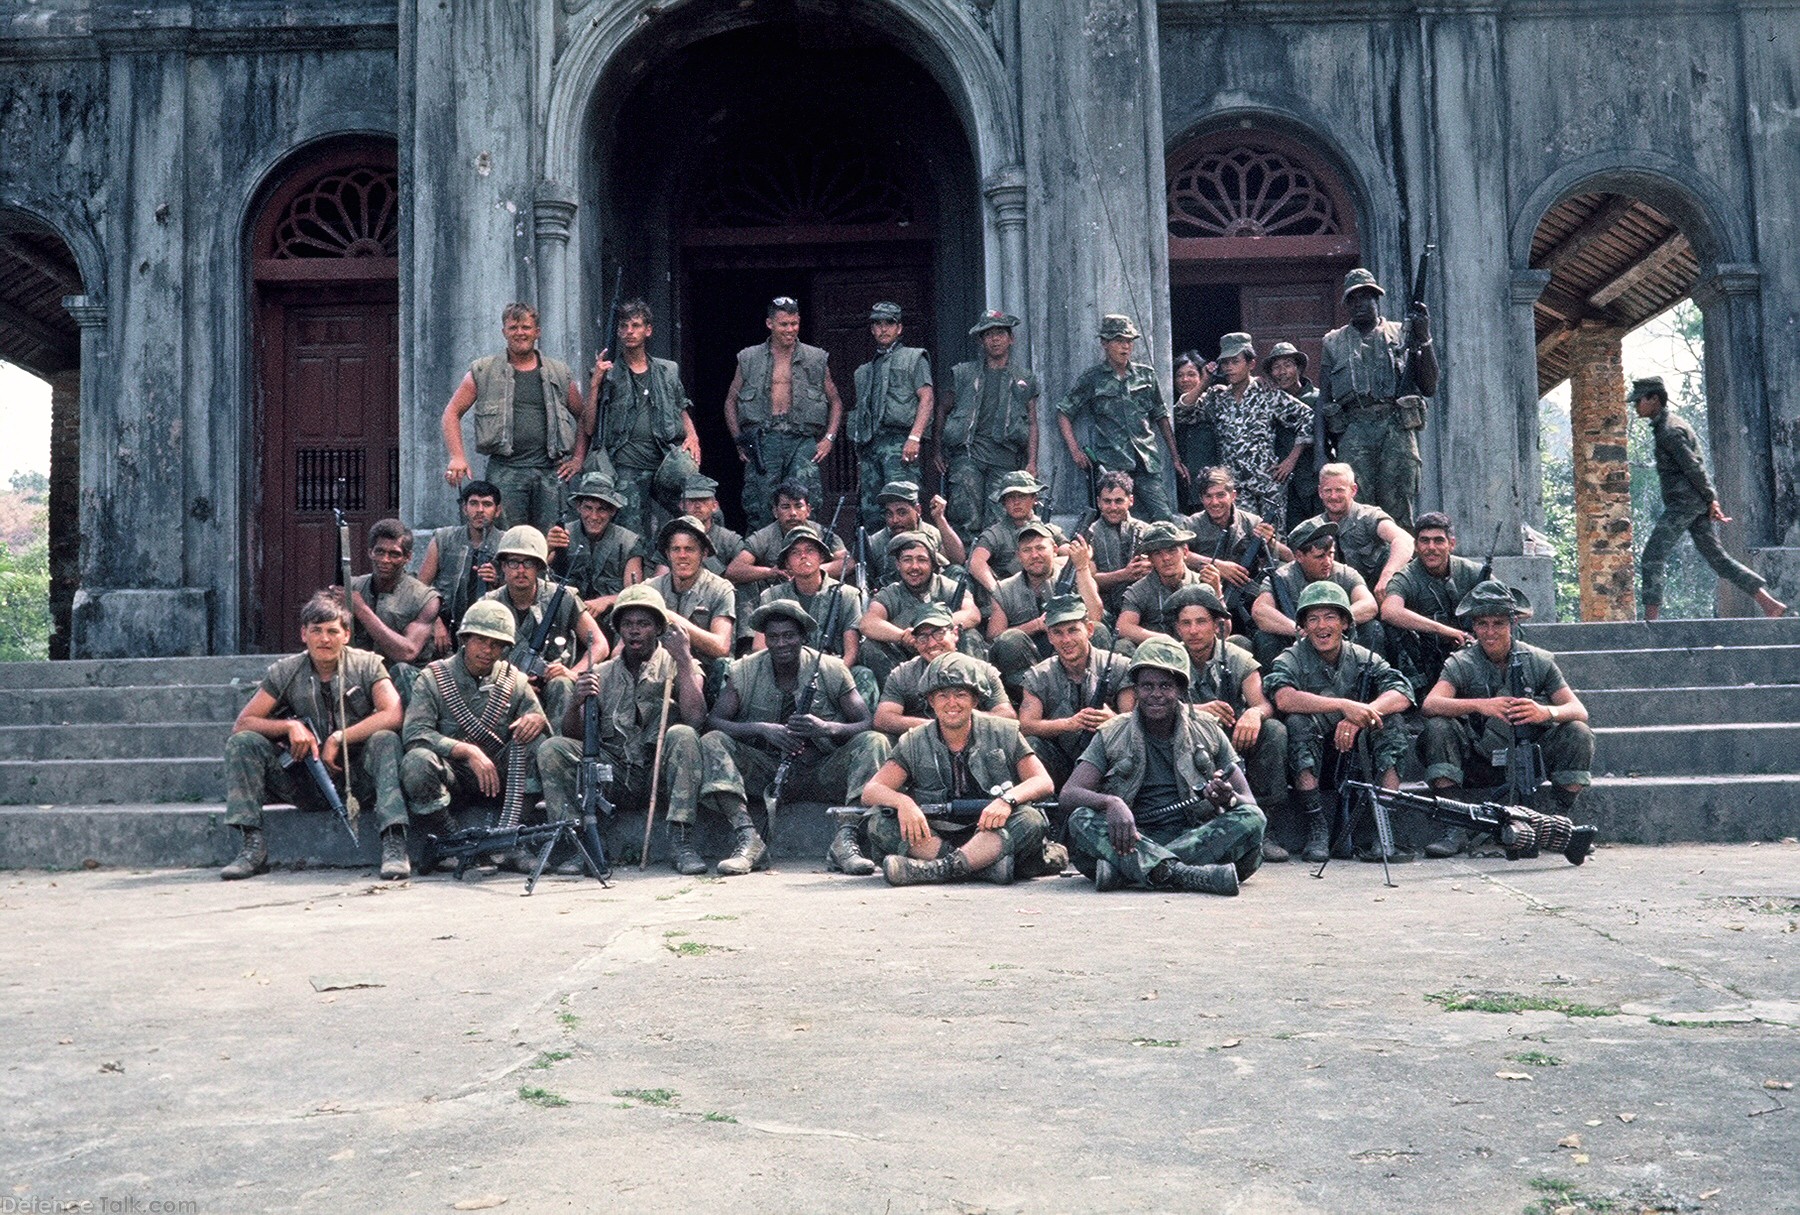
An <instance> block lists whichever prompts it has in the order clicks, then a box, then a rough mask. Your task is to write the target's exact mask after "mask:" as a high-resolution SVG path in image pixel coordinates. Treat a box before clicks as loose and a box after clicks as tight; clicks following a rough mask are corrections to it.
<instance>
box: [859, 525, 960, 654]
mask: <svg viewBox="0 0 1800 1215" xmlns="http://www.w3.org/2000/svg"><path fill="white" fill-rule="evenodd" d="M887 554H888V562H889V564H890V565H892V566H893V568H894V569H895V570H897V571H898V572H899V577H897V578H896V579H894V581H892V582H890V583H888V584H887V585H886V586H884V587H882V588H881V589H880V590H878V591H876V592H875V598H874V602H872V603H870V604H869V606H868V609H867V610H866V611H865V612H863V617H862V619H861V620H860V621H858V622H857V630H858V631H859V632H860V633H861V634H862V648H861V649H860V650H859V651H858V653H859V655H860V656H861V658H862V665H863V666H864V667H867V668H868V670H869V673H870V674H872V675H873V676H874V677H875V680H876V682H877V683H881V684H885V683H887V681H888V677H889V675H890V674H891V673H892V672H893V670H894V668H895V667H897V666H899V665H900V664H902V663H904V662H906V661H907V660H908V659H910V658H912V657H914V656H915V655H917V654H921V653H923V652H924V651H923V649H922V648H921V647H920V645H919V639H918V637H917V636H916V633H915V630H916V629H917V628H918V623H919V620H920V618H921V617H922V616H923V615H924V613H925V611H926V609H928V608H930V607H934V606H935V607H938V608H941V609H942V610H943V611H944V612H945V613H946V614H947V615H949V616H950V618H951V619H952V620H954V621H955V622H956V624H957V625H958V626H959V629H962V630H970V631H973V632H974V635H975V638H976V640H977V642H978V643H979V638H980V632H979V629H980V626H981V609H980V608H979V607H977V606H976V605H975V597H974V595H973V594H971V593H970V592H969V591H968V590H966V589H965V590H964V591H963V592H962V595H961V600H962V601H961V602H960V603H954V604H953V603H951V602H950V600H951V597H952V596H954V595H956V593H957V592H956V588H957V585H958V583H957V581H956V579H954V578H951V577H949V576H948V575H946V574H943V573H941V572H939V569H938V557H937V554H936V553H934V552H933V551H932V549H931V543H930V542H929V541H928V540H927V539H926V538H925V537H924V536H923V535H921V534H920V533H918V532H901V533H900V534H899V535H897V536H895V537H894V538H893V539H891V540H889V541H888V542H887ZM956 644H958V645H961V646H962V647H963V648H964V649H965V652H966V651H967V650H968V649H971V648H978V649H979V651H980V652H981V653H983V654H985V653H986V652H987V647H986V645H985V644H978V645H977V646H973V647H972V646H970V645H968V643H964V642H962V641H961V640H960V635H959V638H958V641H957V643H956Z"/></svg>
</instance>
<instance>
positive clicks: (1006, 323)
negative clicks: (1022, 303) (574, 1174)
mask: <svg viewBox="0 0 1800 1215" xmlns="http://www.w3.org/2000/svg"><path fill="white" fill-rule="evenodd" d="M1018 327H1019V318H1018V317H1016V316H1013V315H1012V314H1010V313H1006V312H1001V311H1000V310H999V309H998V308H996V309H993V310H992V311H990V312H984V313H982V314H981V319H980V320H978V321H976V322H975V323H974V324H973V325H971V326H969V336H970V337H980V336H981V335H982V334H984V333H986V332H987V331H988V330H990V329H1005V330H1008V331H1011V330H1014V329H1017V328H1018Z"/></svg>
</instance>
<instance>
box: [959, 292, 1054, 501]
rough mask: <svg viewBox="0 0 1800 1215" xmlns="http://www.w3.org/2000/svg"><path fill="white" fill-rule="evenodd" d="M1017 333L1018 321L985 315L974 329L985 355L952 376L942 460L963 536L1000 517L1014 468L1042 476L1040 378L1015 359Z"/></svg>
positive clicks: (971, 333) (1005, 315)
mask: <svg viewBox="0 0 1800 1215" xmlns="http://www.w3.org/2000/svg"><path fill="white" fill-rule="evenodd" d="M1018 327H1019V318H1018V317H1016V316H1012V315H1010V314H1008V313H1006V312H1002V311H1000V310H998V309H995V310H992V311H989V312H984V313H982V314H981V317H980V318H979V319H978V320H977V321H976V322H975V323H974V324H973V325H972V326H970V327H969V336H970V337H972V338H975V339H976V340H977V341H979V342H980V343H981V351H982V357H980V358H978V359H971V360H969V361H968V362H965V363H958V364H957V365H956V367H955V368H954V369H953V370H952V371H951V375H950V383H951V392H952V396H951V401H950V404H949V406H948V414H947V416H946V417H945V419H944V430H943V435H942V437H941V438H940V441H939V451H940V455H939V458H940V459H942V460H945V461H946V466H945V475H944V485H945V491H944V492H945V494H946V495H947V496H948V498H949V501H950V505H949V519H950V521H951V522H952V523H953V524H954V525H955V526H956V528H957V530H959V531H960V532H962V533H963V534H964V535H973V534H974V533H975V532H977V531H979V530H980V529H982V528H984V527H986V526H988V525H990V524H992V523H994V522H995V521H996V520H997V519H998V518H999V514H1000V512H999V503H998V501H997V500H996V499H995V498H994V496H993V495H994V491H995V490H996V488H997V487H998V484H999V479H1000V478H1001V477H1002V476H1004V475H1005V474H1006V473H1007V472H1009V471H1012V470H1024V471H1025V472H1027V473H1031V474H1032V475H1034V476H1035V475H1036V473H1037V468H1038V446H1037V445H1038V426H1037V416H1038V397H1039V395H1040V393H1039V385H1038V378H1037V375H1036V373H1035V372H1033V371H1032V370H1031V369H1030V368H1029V367H1023V366H1020V365H1018V364H1016V363H1014V361H1013V331H1014V330H1015V329H1017V328H1018Z"/></svg>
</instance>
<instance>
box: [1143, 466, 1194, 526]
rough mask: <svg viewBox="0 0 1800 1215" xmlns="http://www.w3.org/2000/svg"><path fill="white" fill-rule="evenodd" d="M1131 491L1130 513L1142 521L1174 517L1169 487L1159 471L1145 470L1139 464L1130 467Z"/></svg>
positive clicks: (1158, 520)
mask: <svg viewBox="0 0 1800 1215" xmlns="http://www.w3.org/2000/svg"><path fill="white" fill-rule="evenodd" d="M1189 471H1190V472H1191V471H1192V470H1191V469H1190V470H1189ZM1131 492H1132V495H1133V499H1134V500H1133V502H1132V504H1131V513H1132V514H1134V515H1136V516H1137V517H1138V518H1140V519H1142V520H1143V521H1144V522H1146V523H1157V522H1160V521H1162V520H1165V519H1173V518H1174V517H1175V504H1174V502H1172V501H1171V500H1170V498H1169V487H1168V485H1167V484H1165V482H1164V478H1163V474H1162V473H1161V472H1149V471H1146V470H1145V469H1144V468H1143V467H1142V466H1141V465H1140V466H1139V467H1137V468H1134V469H1132V470H1131Z"/></svg>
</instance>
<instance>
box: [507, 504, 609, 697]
mask: <svg viewBox="0 0 1800 1215" xmlns="http://www.w3.org/2000/svg"><path fill="white" fill-rule="evenodd" d="M495 559H496V560H497V561H498V562H499V565H500V577H501V578H502V579H503V580H504V582H503V585H502V586H501V587H500V589H498V590H496V591H493V592H491V593H490V594H489V595H488V596H487V597H486V599H485V600H484V601H483V602H486V603H497V604H499V605H500V606H501V607H503V608H505V609H506V610H507V612H508V613H509V614H510V615H511V616H512V619H513V634H514V637H515V639H516V643H515V645H514V646H513V651H512V655H511V657H510V660H509V661H510V662H511V664H512V666H513V668H514V669H516V670H520V671H522V672H523V670H524V667H525V664H526V663H527V662H529V661H530V658H531V656H532V647H533V645H534V644H536V643H537V641H538V635H539V634H540V633H541V634H543V640H542V647H543V648H542V649H541V650H540V651H539V652H538V653H537V655H536V656H537V657H538V658H540V659H542V660H543V662H544V670H543V673H542V674H541V675H538V674H528V678H529V679H530V680H531V686H532V690H533V691H535V692H536V693H537V694H538V699H539V700H541V701H542V702H543V703H544V708H545V712H546V713H547V714H550V715H553V716H554V717H555V718H556V719H557V720H558V721H561V720H562V715H563V711H564V710H565V709H567V708H568V707H569V697H570V696H571V695H572V694H573V693H574V690H575V680H576V678H577V677H578V676H579V675H580V674H581V673H582V672H583V671H585V670H587V669H588V668H589V667H590V666H592V665H593V664H594V663H596V662H599V661H601V660H602V659H604V658H605V657H606V655H607V644H606V638H605V637H604V636H603V635H602V634H601V632H600V626H599V625H598V624H596V623H594V618H593V617H592V616H590V615H589V614H588V610H587V607H586V606H585V605H584V604H583V603H582V602H581V596H580V595H578V594H576V593H575V590H574V588H572V587H571V588H570V589H569V590H568V591H567V592H566V593H565V594H563V595H562V597H561V598H560V599H558V597H557V594H556V588H554V587H552V586H551V585H550V583H549V581H548V580H547V579H546V578H545V577H544V571H545V570H547V569H548V568H549V564H550V550H549V547H548V545H547V544H546V543H545V541H544V535H543V533H542V532H540V531H538V529H537V528H535V527H531V526H529V525H526V524H521V525H520V526H518V527H515V528H510V529H508V531H507V533H506V534H505V535H504V536H502V537H500V547H499V550H498V552H497V554H496V557H495ZM553 608H554V610H555V613H556V615H555V616H554V618H551V619H550V621H549V627H548V628H546V627H544V622H545V618H546V615H547V614H548V613H549V612H550V611H551V610H552V609H553Z"/></svg>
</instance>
